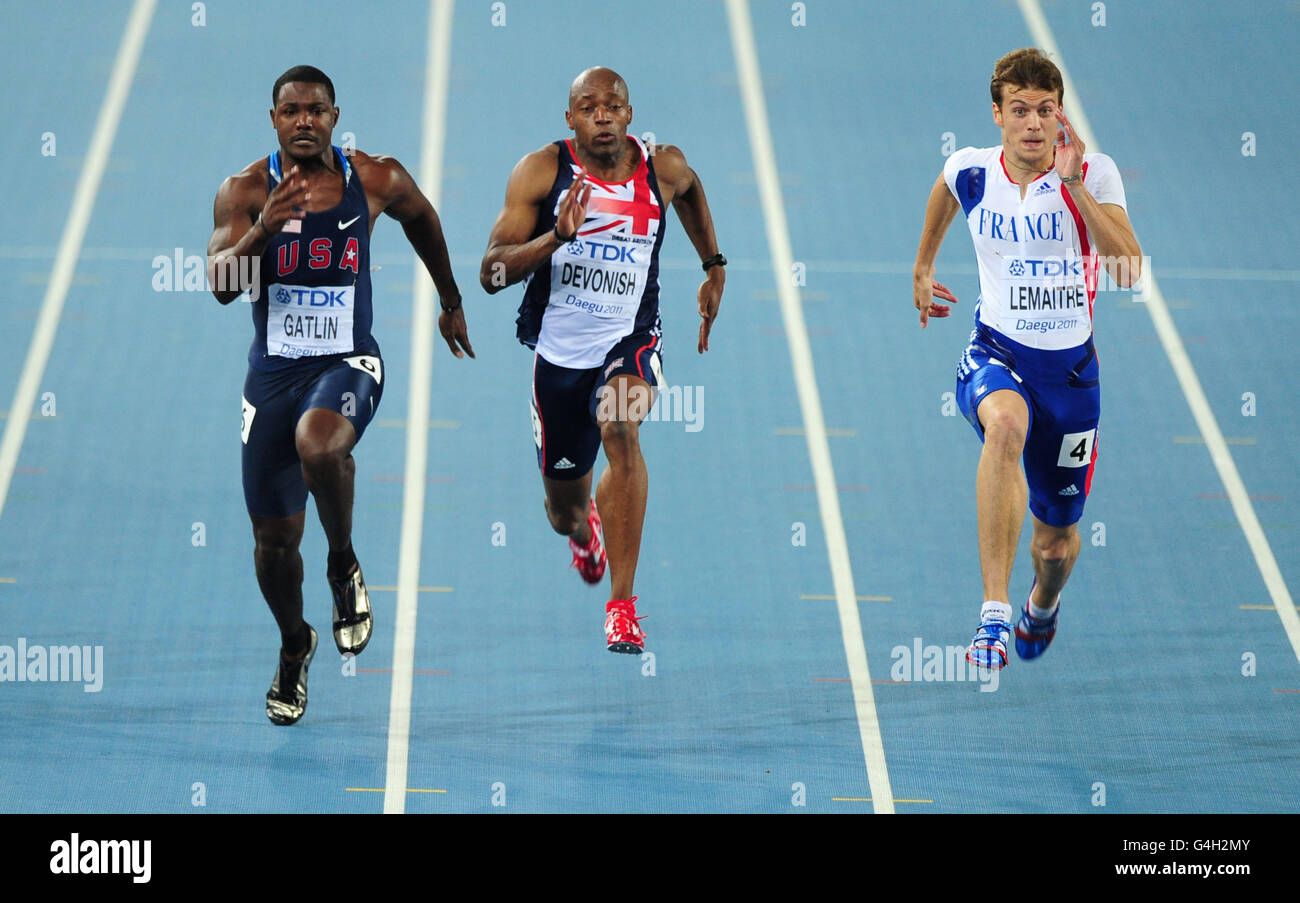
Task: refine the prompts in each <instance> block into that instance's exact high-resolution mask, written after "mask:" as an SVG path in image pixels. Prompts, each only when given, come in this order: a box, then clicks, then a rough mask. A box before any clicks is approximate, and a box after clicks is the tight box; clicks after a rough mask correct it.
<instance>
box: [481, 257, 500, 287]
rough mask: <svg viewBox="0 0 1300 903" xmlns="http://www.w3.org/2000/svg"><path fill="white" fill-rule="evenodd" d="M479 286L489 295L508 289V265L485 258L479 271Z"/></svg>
mask: <svg viewBox="0 0 1300 903" xmlns="http://www.w3.org/2000/svg"><path fill="white" fill-rule="evenodd" d="M478 284H479V285H480V286H482V288H483V291H485V292H487V293H488V294H489V295H495V294H496V293H497V292H499V291H501V290H502V289H503V288H505V287H506V265H505V264H504V263H502V262H501V261H499V260H489V259H488V258H486V257H484V258H483V265H482V266H481V267H479V270H478Z"/></svg>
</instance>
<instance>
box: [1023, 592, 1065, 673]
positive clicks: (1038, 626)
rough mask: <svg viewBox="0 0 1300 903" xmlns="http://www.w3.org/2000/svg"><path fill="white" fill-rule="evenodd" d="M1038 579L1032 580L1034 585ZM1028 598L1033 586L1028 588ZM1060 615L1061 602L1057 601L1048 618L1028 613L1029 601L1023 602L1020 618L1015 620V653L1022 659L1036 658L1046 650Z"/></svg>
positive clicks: (1030, 595) (1031, 596)
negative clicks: (1036, 616) (1054, 609)
mask: <svg viewBox="0 0 1300 903" xmlns="http://www.w3.org/2000/svg"><path fill="white" fill-rule="evenodd" d="M1037 585H1038V581H1037V580H1035V581H1034V586H1037ZM1029 598H1030V600H1032V599H1033V598H1034V587H1033V586H1031V587H1030V588H1029ZM1060 616H1061V604H1060V602H1059V601H1058V602H1057V604H1056V611H1054V612H1052V616H1051V617H1050V618H1035V617H1034V616H1033V615H1031V614H1030V613H1029V603H1028V602H1026V603H1025V607H1024V610H1023V611H1021V612H1020V620H1019V621H1017V622H1016V655H1018V656H1020V657H1021V658H1023V659H1026V660H1028V659H1031V658H1038V656H1040V655H1042V654H1043V653H1044V652H1046V651H1047V647H1048V646H1050V645H1052V637H1054V636H1056V622H1057V620H1058V619H1059V618H1060Z"/></svg>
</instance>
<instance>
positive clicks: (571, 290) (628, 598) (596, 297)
mask: <svg viewBox="0 0 1300 903" xmlns="http://www.w3.org/2000/svg"><path fill="white" fill-rule="evenodd" d="M564 117H565V122H566V123H567V124H568V126H569V128H570V129H572V130H573V133H574V134H573V137H572V138H571V139H569V140H565V141H556V142H554V143H552V144H548V145H546V146H545V147H543V148H542V149H541V150H538V151H535V152H534V153H531V154H529V155H528V156H526V157H524V158H523V159H522V160H521V161H519V164H518V165H517V166H516V167H515V170H514V172H513V173H511V175H510V181H509V184H508V185H507V186H506V202H505V207H504V209H503V210H502V211H501V215H500V216H499V217H498V218H497V222H496V225H495V226H493V228H492V235H491V238H490V239H489V240H488V249H487V253H486V254H485V255H484V256H483V265H482V268H481V270H480V272H479V281H480V282H481V283H482V285H483V288H484V289H485V290H486V291H488V292H489V293H495V292H498V291H500V290H501V289H503V288H505V287H506V286H508V285H512V284H514V283H516V282H520V281H524V282H525V286H526V287H525V289H524V298H523V303H522V304H521V305H520V307H519V319H518V321H517V324H518V331H517V334H518V336H519V340H520V341H521V342H522V343H523V344H525V345H527V346H529V347H530V348H534V349H535V355H534V358H533V385H532V393H531V395H532V397H531V409H532V418H533V441H534V444H535V445H536V447H537V463H538V467H539V468H540V469H541V472H542V484H543V486H544V487H545V490H546V513H547V516H548V518H549V519H550V522H551V526H552V527H553V528H554V529H555V531H556V532H557V533H559V534H560V535H562V536H567V537H568V538H569V548H570V551H571V552H572V555H573V564H574V567H576V568H577V569H578V571H579V573H580V574H581V575H582V577H583V579H584V580H586V581H587V582H588V583H591V584H597V583H599V582H600V581H601V579H602V577H603V576H604V573H605V568H606V562H607V561H608V566H609V572H610V584H611V586H610V597H609V601H608V602H606V604H605V640H606V646H607V648H608V649H609V650H610V651H611V652H627V653H639V652H641V651H642V649H644V648H645V633H644V631H643V630H642V629H641V627H640V624H639V623H638V621H639V618H638V616H637V614H636V601H637V597H636V596H635V595H633V580H634V578H635V576H636V565H637V558H638V557H639V555H640V549H641V525H642V522H643V520H644V517H645V505H646V487H647V474H646V466H645V460H644V458H642V456H641V447H640V443H639V441H638V431H639V428H640V423H641V421H642V419H643V418H644V417H645V416H646V414H647V413H649V410H650V406H651V404H652V403H653V399H654V392H655V389H656V388H657V387H659V386H660V385H662V384H663V371H662V358H663V340H662V332H661V329H660V325H659V248H660V247H661V246H662V244H663V238H664V228H665V226H666V225H667V224H666V222H665V219H664V217H665V213H666V211H667V209H668V207H669V206H672V207H673V208H674V209H676V211H677V214H678V217H679V218H680V219H681V222H682V227H683V228H684V229H685V230H686V234H687V236H688V237H689V238H690V240H691V243H692V244H693V245H694V246H695V250H696V252H697V253H698V254H699V255H700V259H701V261H702V263H701V265H702V267H703V268H704V271H705V273H706V274H707V275H706V276H705V280H704V282H703V284H702V285H701V286H700V288H699V292H698V295H697V301H698V307H699V312H700V317H701V323H700V334H699V343H698V346H697V347H698V350H699V351H700V352H701V353H703V352H704V351H706V350H708V342H709V331H710V329H711V327H712V325H713V321H714V319H715V318H716V317H717V314H718V305H719V304H720V303H721V300H722V289H723V285H724V283H725V281H726V262H727V261H726V258H725V257H723V256H722V255H721V254H719V253H718V245H717V240H716V238H715V237H714V234H713V220H712V217H711V215H710V213H709V206H708V202H707V200H706V199H705V197H704V187H703V186H702V185H701V184H700V180H699V178H698V177H697V176H696V175H695V173H694V171H692V170H691V168H690V167H689V166H688V165H687V164H686V158H685V157H684V156H683V154H682V152H681V151H680V150H678V149H677V148H676V147H672V146H669V145H658V146H654V147H648V146H647V145H645V144H644V143H642V142H641V141H640V140H638V139H636V138H634V137H630V136H629V135H628V134H627V127H628V125H630V124H631V122H632V106H631V103H630V101H629V100H628V91H627V85H626V84H625V83H624V82H623V80H622V79H621V78H620V77H619V76H618V74H617V73H615V72H612V71H610V70H609V69H603V68H594V69H588V70H586V71H585V72H583V73H582V74H580V75H579V76H578V77H577V79H575V80H574V82H573V85H572V87H571V88H570V90H569V107H568V109H567V110H566V111H565V114H564ZM601 447H603V448H604V449H605V456H606V458H607V459H608V461H609V467H608V468H606V470H605V472H604V473H603V474H602V475H601V478H600V483H599V485H598V486H597V488H596V498H595V499H592V498H591V474H592V467H593V465H594V464H595V460H596V453H597V451H598V450H599V449H600V448H601Z"/></svg>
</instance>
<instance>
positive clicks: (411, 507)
mask: <svg viewBox="0 0 1300 903" xmlns="http://www.w3.org/2000/svg"><path fill="white" fill-rule="evenodd" d="M452 7H453V0H432V2H431V3H430V7H429V38H428V48H429V52H428V58H427V62H426V64H425V73H424V139H423V140H424V147H423V151H422V156H421V158H420V181H419V185H420V188H421V189H422V190H423V191H424V194H425V196H426V197H427V198H428V199H429V202H430V203H432V204H433V206H434V207H435V208H436V207H437V206H438V204H439V203H440V202H441V200H442V197H441V195H442V190H441V189H442V152H443V145H444V142H445V139H446V126H447V86H448V81H449V78H448V71H449V69H450V67H449V66H448V58H449V57H450V56H451V16H452ZM414 281H415V290H414V298H413V300H412V302H411V388H410V401H409V404H408V408H407V413H406V423H407V429H406V476H405V488H404V490H403V493H402V539H401V546H400V552H399V553H398V560H397V619H396V623H395V624H394V625H393V689H392V694H391V695H390V697H389V701H388V768H387V775H386V777H385V779H384V813H385V814H401V813H402V812H405V811H406V769H407V755H408V752H409V750H410V739H411V687H412V682H413V680H412V679H413V675H414V670H415V623H416V612H417V610H418V607H419V596H420V593H419V587H420V544H421V541H422V540H423V537H424V484H425V471H426V469H427V462H428V455H429V429H428V422H429V395H430V380H431V379H432V377H433V329H434V324H433V282H432V281H431V280H430V279H429V274H428V272H427V271H426V270H425V269H424V263H423V262H422V261H421V260H420V258H419V257H418V256H417V257H416V258H415V277H414Z"/></svg>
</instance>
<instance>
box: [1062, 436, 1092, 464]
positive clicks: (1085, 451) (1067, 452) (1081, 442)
mask: <svg viewBox="0 0 1300 903" xmlns="http://www.w3.org/2000/svg"><path fill="white" fill-rule="evenodd" d="M1096 441H1097V431H1096V430H1095V429H1093V430H1088V431H1087V432H1086V433H1066V434H1065V436H1064V437H1062V439H1061V453H1060V455H1058V456H1057V458H1056V466H1057V467H1087V466H1088V465H1089V464H1091V463H1092V451H1093V445H1094V443H1096Z"/></svg>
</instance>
